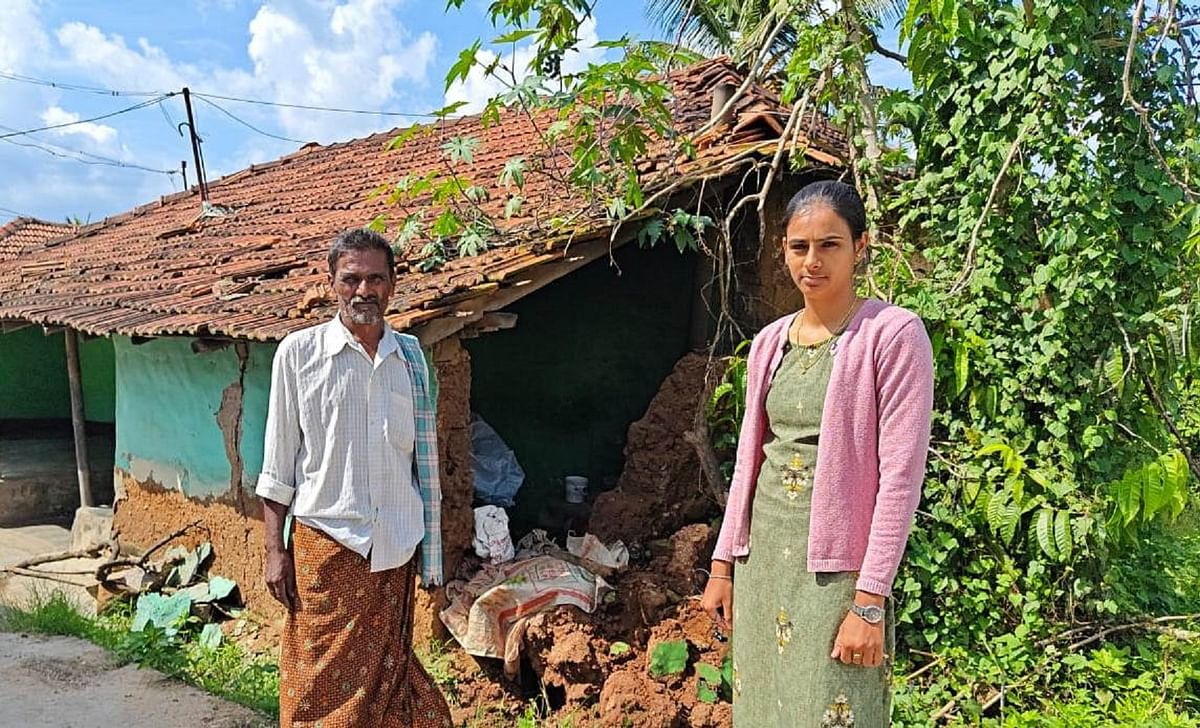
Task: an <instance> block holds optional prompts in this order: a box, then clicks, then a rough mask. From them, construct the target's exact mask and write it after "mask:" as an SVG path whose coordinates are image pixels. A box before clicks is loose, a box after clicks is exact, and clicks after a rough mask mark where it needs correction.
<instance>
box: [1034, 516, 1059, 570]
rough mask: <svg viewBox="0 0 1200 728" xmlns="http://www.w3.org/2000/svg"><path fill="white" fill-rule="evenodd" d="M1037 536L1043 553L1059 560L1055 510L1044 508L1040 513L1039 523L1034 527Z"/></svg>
mask: <svg viewBox="0 0 1200 728" xmlns="http://www.w3.org/2000/svg"><path fill="white" fill-rule="evenodd" d="M1034 531H1035V533H1036V534H1037V542H1038V546H1040V547H1041V549H1042V553H1044V554H1046V555H1047V556H1049V557H1050V558H1052V559H1054V558H1058V548H1057V546H1056V545H1055V543H1054V535H1053V531H1054V510H1053V509H1051V508H1043V509H1042V510H1040V511H1038V516H1037V522H1036V524H1035V527H1034Z"/></svg>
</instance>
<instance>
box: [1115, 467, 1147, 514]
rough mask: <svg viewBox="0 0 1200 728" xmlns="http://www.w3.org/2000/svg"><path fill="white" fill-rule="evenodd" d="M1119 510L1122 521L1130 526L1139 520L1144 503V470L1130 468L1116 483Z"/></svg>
mask: <svg viewBox="0 0 1200 728" xmlns="http://www.w3.org/2000/svg"><path fill="white" fill-rule="evenodd" d="M1116 489H1117V492H1116V496H1117V510H1118V512H1119V513H1120V514H1121V521H1122V523H1123V524H1124V525H1126V526H1128V525H1129V524H1130V523H1133V519H1135V518H1137V514H1138V509H1139V507H1140V506H1141V501H1142V469H1141V468H1130V469H1128V470H1126V471H1125V474H1124V475H1123V476H1122V477H1121V479H1120V480H1119V481H1117V483H1116Z"/></svg>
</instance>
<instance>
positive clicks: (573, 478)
mask: <svg viewBox="0 0 1200 728" xmlns="http://www.w3.org/2000/svg"><path fill="white" fill-rule="evenodd" d="M563 483H564V484H565V486H566V491H565V493H564V498H565V499H566V501H567V502H568V503H582V502H583V501H584V500H585V499H586V498H587V487H588V479H587V478H585V477H583V476H582V475H568V476H567V477H565V478H563Z"/></svg>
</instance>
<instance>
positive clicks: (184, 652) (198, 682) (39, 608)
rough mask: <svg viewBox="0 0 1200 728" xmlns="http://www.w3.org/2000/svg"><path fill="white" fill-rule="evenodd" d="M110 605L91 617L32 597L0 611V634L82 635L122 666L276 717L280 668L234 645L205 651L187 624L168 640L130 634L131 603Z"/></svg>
mask: <svg viewBox="0 0 1200 728" xmlns="http://www.w3.org/2000/svg"><path fill="white" fill-rule="evenodd" d="M110 604H112V606H111V607H110V608H109V609H107V610H105V611H104V612H103V613H102V614H101V615H100V616H98V617H96V618H95V619H91V618H88V617H85V616H84V615H82V614H80V613H79V612H78V611H77V610H76V609H75V606H74V605H73V604H72V603H71V601H70V600H69V599H68V598H67V597H66V596H65V595H63V594H62V592H51V593H50V594H45V595H38V596H35V598H34V601H33V602H32V603H31V604H30V605H29V606H27V607H3V608H0V630H5V631H9V632H29V633H35V634H46V635H64V636H69V637H80V638H83V639H86V640H88V641H90V642H94V643H95V644H97V645H100V646H101V647H103V648H105V649H106V650H108V651H109V652H111V653H113V655H114V656H115V657H116V658H117V660H118V661H120V662H122V663H136V664H138V665H140V666H142V667H149V668H152V669H154V670H158V671H159V672H162V673H164V674H166V675H170V676H171V677H174V678H178V679H180V680H183V681H184V682H187V683H190V684H192V685H195V686H197V687H199V688H201V689H202V690H205V691H207V692H210V693H212V694H214V695H217V696H219V697H222V698H224V699H226V700H229V701H231V702H234V703H238V704H239V705H244V706H246V707H248V708H252V709H254V710H257V711H260V712H262V713H266V714H267V715H270V716H272V717H274V718H278V716H279V667H278V665H277V664H276V663H275V661H274V660H272V659H270V658H267V657H263V656H254V655H249V654H247V653H246V652H245V651H244V650H243V649H242V648H241V647H239V646H238V645H237V644H236V643H233V642H225V643H222V644H221V645H219V646H218V647H216V648H207V647H204V646H203V645H201V644H200V643H199V642H198V641H197V637H198V632H199V627H198V625H196V624H189V625H188V628H186V629H183V630H181V631H180V632H179V633H178V634H176V635H172V636H168V635H166V634H164V633H163V632H162V631H160V630H157V629H154V628H153V627H148V628H147V629H146V630H145V631H142V632H131V631H130V629H129V627H130V625H131V624H132V622H133V609H132V605H130V604H128V603H110Z"/></svg>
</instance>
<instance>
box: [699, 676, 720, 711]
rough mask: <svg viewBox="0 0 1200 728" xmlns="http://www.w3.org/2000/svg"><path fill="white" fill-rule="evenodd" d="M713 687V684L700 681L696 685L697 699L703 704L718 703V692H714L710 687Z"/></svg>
mask: <svg viewBox="0 0 1200 728" xmlns="http://www.w3.org/2000/svg"><path fill="white" fill-rule="evenodd" d="M711 685H712V683H709V682H705V681H704V680H700V681H699V682H697V683H696V699H697V700H699V701H700V702H701V703H708V704H710V705H711V704H713V703H715V702H717V698H718V696H717V691H716V690H713V689H712V688H711V687H710V686H711Z"/></svg>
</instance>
